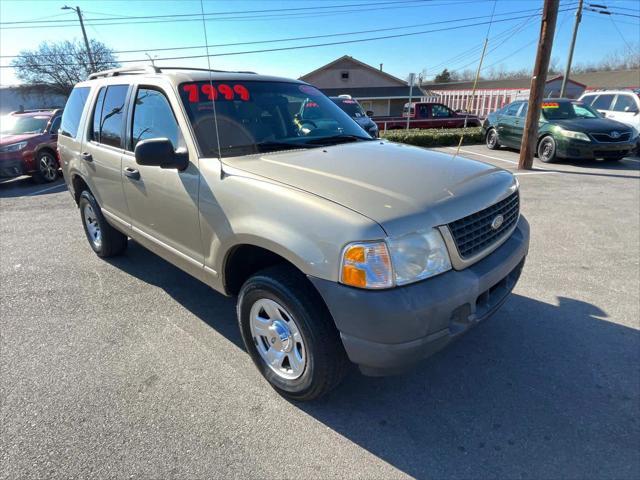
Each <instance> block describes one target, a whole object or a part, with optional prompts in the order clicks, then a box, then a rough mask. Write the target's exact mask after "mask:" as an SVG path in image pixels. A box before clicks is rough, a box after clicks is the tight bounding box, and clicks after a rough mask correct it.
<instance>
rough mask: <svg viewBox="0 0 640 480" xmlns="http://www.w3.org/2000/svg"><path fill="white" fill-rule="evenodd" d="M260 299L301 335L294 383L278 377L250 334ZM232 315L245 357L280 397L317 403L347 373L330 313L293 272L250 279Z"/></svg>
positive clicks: (284, 269)
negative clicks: (302, 350) (298, 373)
mask: <svg viewBox="0 0 640 480" xmlns="http://www.w3.org/2000/svg"><path fill="white" fill-rule="evenodd" d="M265 299H266V300H267V301H269V300H273V301H275V302H276V303H277V304H279V305H280V306H282V307H283V308H284V312H285V313H286V314H287V315H286V316H290V317H291V318H290V320H287V321H293V322H294V323H295V327H296V328H297V330H298V331H299V333H300V334H301V336H302V340H303V346H304V348H305V357H306V363H305V365H304V371H303V373H302V374H301V376H300V377H298V378H295V379H286V378H282V376H280V375H279V374H278V373H276V372H275V371H274V370H272V367H269V366H268V365H267V362H266V360H264V359H263V357H262V356H261V354H260V353H259V352H258V346H257V344H258V342H259V341H261V340H260V339H259V338H257V339H256V338H255V337H254V334H253V333H252V327H251V318H250V317H251V309H252V307H253V306H254V305H255V304H256V302H259V301H263V300H265ZM237 314H238V322H239V325H240V331H241V333H242V339H243V341H244V344H245V347H246V349H247V352H248V353H249V355H250V356H251V359H252V360H253V362H254V363H255V365H256V367H257V368H258V370H259V371H260V373H261V374H262V376H263V377H264V378H265V379H266V380H267V381H268V382H269V384H270V385H271V386H272V387H273V388H274V389H275V390H276V391H277V392H278V393H280V394H281V395H283V396H284V397H287V398H289V399H291V400H296V401H309V400H314V399H317V398H320V397H322V396H323V395H325V394H327V393H328V392H329V391H331V390H332V389H333V388H334V387H336V386H337V385H338V384H339V383H340V381H341V380H342V378H343V377H344V375H345V374H346V372H347V371H348V369H349V366H350V363H349V360H348V359H347V355H346V353H345V351H344V347H343V346H342V341H341V340H340V335H339V333H338V330H337V329H336V327H335V324H334V322H333V319H332V318H331V314H330V313H329V311H328V310H327V308H326V306H325V305H324V303H323V301H322V299H321V298H320V296H319V295H318V293H317V292H316V291H315V289H314V288H313V286H312V285H311V284H310V283H309V280H308V279H307V278H306V277H305V276H304V275H302V274H301V273H300V272H299V271H297V270H296V269H294V268H292V267H289V266H282V265H280V266H275V267H271V268H268V269H266V270H263V271H261V272H258V273H257V274H255V275H254V276H252V277H251V278H249V280H247V281H246V283H245V284H244V285H243V286H242V288H241V290H240V295H239V297H238V306H237ZM266 343H268V342H266ZM271 343H273V342H271ZM269 348H270V345H269Z"/></svg>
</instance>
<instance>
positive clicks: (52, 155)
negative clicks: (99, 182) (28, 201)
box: [0, 109, 62, 183]
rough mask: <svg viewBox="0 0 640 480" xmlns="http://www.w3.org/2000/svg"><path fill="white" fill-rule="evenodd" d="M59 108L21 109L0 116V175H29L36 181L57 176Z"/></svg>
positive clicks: (0, 176) (54, 178)
mask: <svg viewBox="0 0 640 480" xmlns="http://www.w3.org/2000/svg"><path fill="white" fill-rule="evenodd" d="M61 118H62V109H55V110H24V111H21V112H12V113H10V114H8V115H5V116H3V117H1V118H0V178H12V177H19V176H20V175H31V176H32V177H33V179H34V180H35V181H36V182H38V183H45V182H53V181H54V180H56V179H57V178H58V170H59V168H60V165H59V163H58V154H57V152H56V146H57V143H58V129H59V128H60V120H61Z"/></svg>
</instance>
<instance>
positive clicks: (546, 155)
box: [538, 135, 558, 163]
mask: <svg viewBox="0 0 640 480" xmlns="http://www.w3.org/2000/svg"><path fill="white" fill-rule="evenodd" d="M538 159H539V160H540V161H541V162H544V163H553V162H555V161H556V160H557V159H558V157H557V155H556V141H555V140H554V138H553V137H552V136H551V135H547V136H545V137H542V138H541V139H540V141H539V142H538Z"/></svg>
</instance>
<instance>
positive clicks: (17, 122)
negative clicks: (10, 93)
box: [0, 115, 49, 135]
mask: <svg viewBox="0 0 640 480" xmlns="http://www.w3.org/2000/svg"><path fill="white" fill-rule="evenodd" d="M47 123H49V117H19V116H17V115H5V116H3V117H2V120H1V121H0V133H2V134H3V135H22V134H26V133H42V132H44V129H45V128H47Z"/></svg>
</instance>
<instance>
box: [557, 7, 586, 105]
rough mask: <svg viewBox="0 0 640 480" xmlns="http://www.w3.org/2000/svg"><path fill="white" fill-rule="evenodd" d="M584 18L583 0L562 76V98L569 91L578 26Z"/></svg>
mask: <svg viewBox="0 0 640 480" xmlns="http://www.w3.org/2000/svg"><path fill="white" fill-rule="evenodd" d="M580 20H582V0H580V2H579V3H578V10H576V22H575V23H574V24H573V36H572V37H571V46H570V47H569V56H568V57H567V65H566V67H565V69H564V76H563V77H562V86H561V87H560V98H564V96H565V94H566V93H567V81H568V80H569V74H570V73H571V61H572V60H573V49H574V48H575V46H576V37H577V36H578V26H579V25H580Z"/></svg>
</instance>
